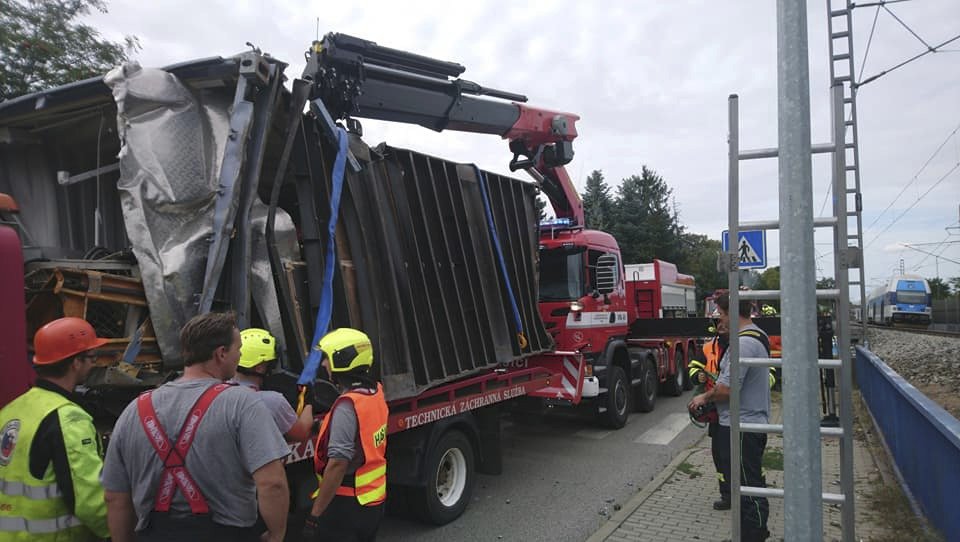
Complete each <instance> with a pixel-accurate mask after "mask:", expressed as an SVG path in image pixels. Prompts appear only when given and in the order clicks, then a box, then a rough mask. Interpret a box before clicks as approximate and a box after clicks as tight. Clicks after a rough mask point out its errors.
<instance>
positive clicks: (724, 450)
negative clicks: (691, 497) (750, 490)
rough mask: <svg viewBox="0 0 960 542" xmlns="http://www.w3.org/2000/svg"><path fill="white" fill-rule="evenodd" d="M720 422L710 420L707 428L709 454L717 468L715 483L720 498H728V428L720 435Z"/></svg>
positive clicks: (726, 499)
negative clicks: (718, 487) (717, 485)
mask: <svg viewBox="0 0 960 542" xmlns="http://www.w3.org/2000/svg"><path fill="white" fill-rule="evenodd" d="M719 432H720V422H711V423H710V426H709V427H708V428H707V434H708V435H710V439H711V440H710V454H711V455H712V456H713V466H714V467H716V469H717V483H718V484H719V485H720V498H721V499H723V500H725V501H729V500H730V428H729V427H728V428H727V431H726V433H725V434H724V435H723V436H721V435H719V434H718V433H719Z"/></svg>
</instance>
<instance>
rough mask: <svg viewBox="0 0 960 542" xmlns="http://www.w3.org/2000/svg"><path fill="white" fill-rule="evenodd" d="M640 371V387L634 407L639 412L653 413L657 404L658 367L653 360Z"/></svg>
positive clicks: (647, 362)
mask: <svg viewBox="0 0 960 542" xmlns="http://www.w3.org/2000/svg"><path fill="white" fill-rule="evenodd" d="M640 370H641V371H642V374H641V379H640V385H639V386H637V389H636V392H637V393H636V395H635V396H634V405H633V407H634V408H635V409H636V410H637V412H651V411H652V410H653V408H654V406H656V403H657V366H656V364H655V363H654V361H653V360H652V359H648V360H647V361H646V362H645V363H643V365H642V366H641V368H640Z"/></svg>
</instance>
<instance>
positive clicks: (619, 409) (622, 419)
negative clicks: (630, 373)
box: [600, 365, 630, 429]
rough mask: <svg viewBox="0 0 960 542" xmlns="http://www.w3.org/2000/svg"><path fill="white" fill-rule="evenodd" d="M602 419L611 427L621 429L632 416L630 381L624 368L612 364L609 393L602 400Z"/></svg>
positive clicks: (608, 384) (608, 371)
mask: <svg viewBox="0 0 960 542" xmlns="http://www.w3.org/2000/svg"><path fill="white" fill-rule="evenodd" d="M600 405H601V406H602V409H601V412H600V421H601V423H603V425H605V426H607V427H610V428H611V429H620V428H621V427H623V426H624V425H626V424H627V418H628V417H629V416H630V382H629V381H627V375H626V373H624V372H623V369H621V368H620V367H618V366H616V365H611V366H610V367H609V369H608V370H607V393H606V395H604V396H603V399H602V400H601V401H600Z"/></svg>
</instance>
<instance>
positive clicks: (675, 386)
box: [663, 352, 683, 397]
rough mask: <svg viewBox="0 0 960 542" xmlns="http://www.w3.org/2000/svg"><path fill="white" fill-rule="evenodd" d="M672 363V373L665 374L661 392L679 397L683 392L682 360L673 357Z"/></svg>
mask: <svg viewBox="0 0 960 542" xmlns="http://www.w3.org/2000/svg"><path fill="white" fill-rule="evenodd" d="M676 354H679V352H676ZM673 364H674V373H673V374H672V375H667V381H666V382H664V383H663V393H665V394H667V395H669V396H670V397H679V396H680V395H681V394H682V393H683V360H682V359H674V360H673Z"/></svg>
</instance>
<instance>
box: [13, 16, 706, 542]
mask: <svg viewBox="0 0 960 542" xmlns="http://www.w3.org/2000/svg"><path fill="white" fill-rule="evenodd" d="M284 67H285V65H284V64H283V63H282V62H280V61H278V60H276V59H273V58H271V57H269V56H267V55H261V54H260V53H259V51H253V52H248V53H243V54H240V55H237V56H235V57H232V58H227V59H224V58H211V59H204V60H200V61H194V62H188V63H183V64H178V65H175V66H171V67H168V68H166V69H165V70H163V71H160V70H157V71H140V70H139V68H138V67H132V66H128V67H125V68H123V69H122V70H119V71H114V72H111V74H110V75H109V76H108V77H107V82H108V83H109V84H110V86H111V88H108V87H107V86H105V85H104V82H103V81H102V80H100V79H99V78H98V79H91V80H87V81H83V82H79V83H75V84H72V85H67V86H65V87H60V88H57V89H52V90H49V91H44V92H41V93H37V94H35V95H30V96H25V97H22V98H18V99H15V100H10V101H8V102H5V103H4V104H2V105H0V158H2V162H3V163H4V164H6V167H4V168H0V192H3V193H5V194H7V195H8V196H7V197H6V198H2V197H0V203H2V204H3V205H0V221H2V222H3V224H0V262H2V264H3V265H2V268H0V272H2V279H3V280H2V282H0V289H2V292H0V294H2V295H3V296H4V298H5V299H8V300H11V303H12V305H11V306H9V307H8V308H9V310H8V311H5V314H6V315H7V316H8V317H9V318H8V319H12V320H13V322H11V323H9V324H8V325H5V326H4V327H3V329H2V330H0V334H2V336H0V345H2V346H0V348H2V351H0V354H2V358H0V359H2V360H3V362H4V364H5V369H6V371H7V375H8V376H7V377H6V378H5V379H4V386H5V388H4V389H3V390H2V391H3V392H4V397H3V398H2V399H3V401H2V402H6V401H7V400H9V399H10V398H11V397H12V396H14V395H16V394H17V393H19V392H21V391H23V389H24V386H25V385H26V383H27V382H28V381H29V380H30V376H31V375H30V372H31V371H30V369H29V365H28V363H26V362H25V360H26V359H28V352H27V345H28V338H29V337H32V332H33V331H34V330H35V329H36V328H37V327H39V326H40V325H42V324H43V323H44V322H46V321H49V320H51V319H52V318H55V317H57V316H58V315H64V314H69V315H79V316H81V317H85V318H87V319H88V320H91V321H92V322H93V323H94V324H95V327H97V329H98V334H101V335H105V336H107V337H111V343H110V345H109V346H108V347H106V348H104V349H103V352H102V355H101V358H100V360H99V365H101V366H102V367H103V371H102V372H101V373H100V374H99V378H98V379H96V380H95V381H94V382H92V383H91V384H90V387H89V389H88V390H86V391H87V393H86V394H85V397H86V399H87V403H86V405H85V406H88V407H89V408H90V409H91V410H93V411H94V412H95V414H96V418H97V419H98V421H99V422H100V423H102V424H103V425H104V429H105V431H106V432H109V425H110V424H111V423H112V419H113V416H115V415H116V414H117V413H118V412H119V410H120V409H122V407H123V406H124V405H125V404H126V403H127V402H128V401H129V400H130V399H131V398H132V397H133V396H135V393H137V392H139V391H140V390H143V389H146V388H149V387H150V386H154V385H157V384H159V383H160V382H162V381H163V380H164V379H166V378H168V377H169V375H171V374H172V373H173V372H174V371H175V370H176V369H177V367H178V365H177V362H178V361H179V360H178V359H177V356H178V354H177V353H176V351H177V349H176V344H175V341H176V329H177V325H178V324H182V322H183V321H184V320H185V319H186V317H187V316H189V315H190V314H195V313H197V312H202V311H206V310H213V309H222V308H230V309H233V310H235V311H236V312H237V314H238V319H239V321H240V323H241V325H242V326H248V325H260V326H262V327H269V328H270V329H273V330H275V331H274V332H275V334H277V335H278V338H279V339H280V340H281V342H283V344H284V348H283V356H282V361H283V366H284V369H285V372H283V371H282V372H281V374H280V375H278V377H277V378H276V379H275V381H274V385H275V386H276V387H277V388H278V389H281V390H284V391H288V392H291V395H292V383H293V381H292V378H291V377H290V376H289V375H290V374H291V373H290V371H297V370H299V369H300V368H301V367H302V366H303V362H304V359H305V357H306V355H307V352H308V351H309V347H310V340H311V337H310V336H309V335H308V332H307V331H306V330H307V329H310V328H311V327H312V326H311V323H313V322H315V320H316V318H315V315H316V314H319V311H318V309H319V308H321V307H322V306H323V304H324V303H326V304H329V305H332V308H330V307H328V308H330V310H331V311H332V319H331V325H333V326H337V325H352V326H354V327H360V328H362V329H364V330H366V331H368V333H369V334H370V335H371V337H372V338H374V340H375V342H376V346H377V352H378V360H380V370H381V375H380V376H381V378H382V379H383V381H384V384H385V389H386V390H387V394H388V399H389V400H390V409H391V416H390V424H389V429H390V433H391V437H390V446H389V454H390V458H389V460H390V464H391V469H390V472H389V475H388V476H389V482H390V484H391V493H392V494H393V495H394V496H401V497H406V499H405V500H407V501H409V502H410V503H412V504H413V507H414V509H416V510H417V511H418V512H419V515H420V516H421V517H423V518H424V519H426V520H428V521H432V522H434V523H438V524H442V523H446V522H448V521H451V520H453V519H455V518H456V517H457V516H458V515H459V514H461V513H462V511H463V510H464V508H465V507H466V505H467V503H468V502H469V498H470V490H471V487H472V483H473V475H474V471H475V470H478V471H481V472H488V473H497V472H498V471H499V470H500V450H499V411H498V407H499V405H500V404H502V403H504V402H506V401H509V400H511V399H514V398H517V397H520V396H524V395H531V396H535V397H543V398H547V399H549V400H550V401H554V402H560V403H563V404H572V405H575V404H577V403H579V402H580V399H581V397H583V396H586V397H588V398H590V399H591V402H593V403H596V404H597V405H598V406H597V411H598V413H599V414H600V415H601V416H602V417H603V419H604V420H605V421H607V423H609V424H610V425H612V426H615V427H618V426H622V425H623V423H624V422H625V420H626V416H627V415H628V414H629V411H630V406H631V400H630V399H631V397H632V388H634V387H637V388H638V389H640V390H641V393H639V394H638V396H637V400H636V401H637V404H638V406H639V408H640V409H641V410H650V409H652V408H653V400H654V398H655V394H656V387H657V385H658V384H660V385H664V386H665V387H667V388H670V389H669V390H668V391H671V392H674V391H676V393H679V391H678V390H679V389H680V388H681V387H682V385H683V383H684V382H683V375H684V373H685V371H684V370H683V366H684V365H685V363H686V352H687V350H688V345H687V343H686V342H682V341H680V340H674V339H670V338H666V337H652V336H650V335H649V334H647V335H644V332H642V329H643V327H644V326H642V325H641V324H640V322H643V321H644V320H643V319H642V318H641V312H640V306H641V304H640V301H639V298H637V299H636V300H634V301H633V302H628V301H629V300H628V299H627V298H628V293H629V292H632V291H637V292H639V291H641V290H642V288H634V289H628V287H627V285H628V284H629V281H628V280H627V277H626V276H625V272H624V268H623V265H622V263H621V262H620V257H619V249H618V247H617V244H616V241H615V240H614V239H613V238H612V237H611V236H610V235H608V234H605V233H603V232H595V231H590V230H586V229H584V227H583V210H582V205H581V203H580V200H579V197H578V195H577V193H576V190H575V187H574V186H573V183H572V182H571V181H570V179H569V177H568V176H567V174H566V172H565V170H564V169H563V165H564V164H566V163H568V162H569V161H570V160H571V159H572V156H573V151H572V145H571V143H572V140H573V139H574V137H575V136H576V130H575V127H574V122H575V121H576V120H577V117H576V116H574V115H569V114H562V113H556V112H551V111H546V110H540V109H534V108H531V107H528V106H526V105H523V103H522V102H524V101H525V98H524V97H523V96H519V95H515V94H512V93H508V92H503V91H497V90H494V89H488V88H484V87H481V86H479V85H476V84H475V83H472V82H469V81H465V80H462V79H452V80H451V77H456V76H458V75H459V74H460V73H462V71H463V68H462V66H459V65H456V64H453V63H448V62H441V61H436V60H433V59H428V58H425V57H421V56H418V55H413V54H410V53H404V52H401V51H396V50H393V49H388V48H385V47H381V46H378V45H376V44H374V43H372V42H367V41H364V40H358V39H356V38H352V37H349V36H345V35H342V34H331V35H328V36H327V37H326V38H325V39H324V41H323V42H318V43H315V44H314V46H313V47H312V48H311V50H310V51H309V52H308V64H307V68H306V70H305V72H304V76H303V78H302V79H298V80H295V81H294V82H293V84H292V88H291V90H289V91H288V90H286V89H284V88H283V86H282V85H281V84H280V83H281V81H282V78H283V75H282V71H283V68H284ZM111 90H112V91H113V95H114V97H115V101H114V100H113V99H111V95H110V91H111ZM482 96H486V98H484V97H482ZM489 98H492V99H489ZM500 99H507V100H512V102H505V101H498V100H500ZM306 104H309V106H310V112H309V113H308V114H302V113H301V112H302V111H303V110H304V106H305V105H306ZM159 113H162V114H159ZM358 117H366V118H380V119H385V120H391V121H399V122H409V123H415V124H420V125H423V126H426V127H429V128H432V129H436V130H443V129H456V130H464V131H472V132H479V133H494V134H498V135H501V136H503V137H504V138H507V139H509V140H510V149H511V150H512V151H513V153H514V158H513V160H512V161H511V169H512V170H517V169H524V170H526V171H528V172H529V173H530V174H531V175H533V176H534V178H535V179H537V180H538V181H539V184H540V188H541V189H542V190H543V191H544V192H545V193H546V194H547V195H548V197H549V198H550V200H551V202H552V203H553V206H554V209H555V210H556V212H557V214H558V216H560V217H561V218H566V219H568V220H569V223H568V224H564V225H559V224H558V225H554V226H550V227H545V228H542V229H541V232H540V235H539V239H538V238H537V234H536V229H537V227H536V224H535V216H536V215H535V213H534V211H533V209H534V207H533V196H534V189H533V188H532V187H531V186H530V185H529V184H527V183H519V182H517V181H513V180H512V179H509V178H506V177H501V176H498V175H494V174H491V173H485V172H482V171H480V170H479V169H477V168H475V167H471V166H468V165H464V164H453V163H450V162H446V161H443V160H440V159H436V158H433V157H429V156H425V155H421V154H418V153H414V152H412V151H404V150H402V149H396V148H392V147H387V146H380V147H378V148H375V149H372V148H370V147H367V146H366V145H365V144H363V142H362V141H361V140H360V139H359V135H360V132H361V128H360V125H359V123H358V122H356V121H355V119H356V118H358ZM113 119H118V122H117V128H114V127H113ZM334 119H342V120H343V121H344V124H345V125H346V126H347V128H348V129H349V130H350V132H351V134H349V136H346V135H344V134H343V133H342V132H341V130H340V129H339V128H338V127H337V125H336V124H335V122H334ZM341 138H343V139H341ZM190 142H193V144H191V143H190ZM188 149H189V150H195V151H196V152H193V153H192V154H191V152H188ZM118 155H119V157H120V158H119V161H116V158H115V157H117V156H118ZM338 164H339V167H340V168H342V169H345V170H346V173H340V174H339V175H340V176H341V178H340V179H339V180H338V179H337V177H338V172H337V168H338ZM190 168H194V169H193V170H191V169H190ZM184 171H187V174H186V175H184V174H183V172H184ZM151 175H152V176H153V178H148V179H146V180H144V176H147V177H149V176H151ZM178 175H180V177H178ZM191 175H195V176H191ZM184 179H186V180H184ZM198 179H199V180H198ZM137 183H140V184H139V185H138V184H137ZM341 183H342V184H341ZM198 185H205V186H199V188H198ZM338 187H339V188H338ZM201 188H203V190H200V189H201ZM338 190H342V200H340V201H338V199H339V196H338V195H337V192H338ZM198 191H199V192H200V193H199V194H198V193H196V192H198ZM164 198H171V199H164ZM177 198H179V199H177ZM191 198H192V199H191ZM334 202H338V203H340V204H342V207H341V209H342V210H341V211H340V220H339V222H338V221H337V220H336V218H337V212H336V211H335V210H334V209H335V206H334ZM18 203H20V204H22V205H24V209H23V211H24V212H20V211H21V209H20V208H19V207H18ZM328 209H329V210H328ZM197 221H202V224H200V225H197V224H195V222H197ZM331 224H333V225H335V228H334V227H330V228H329V229H330V231H331V232H334V231H335V235H333V236H332V237H330V238H329V239H325V238H324V236H323V235H322V234H323V233H324V232H323V230H324V228H323V226H327V225H331ZM17 234H19V235H17ZM331 245H334V246H335V247H336V260H335V264H336V267H337V270H338V273H337V274H336V275H335V277H334V278H333V284H332V286H333V287H332V289H331V290H328V291H327V292H326V293H325V292H324V291H323V289H322V286H321V285H323V284H325V282H326V283H329V282H330V279H329V275H326V276H325V270H324V263H325V260H327V259H328V258H327V257H326V254H325V250H324V249H326V248H329V247H330V246H331ZM538 252H539V265H538V262H537V255H538ZM291 254H293V256H291ZM498 262H499V265H497V263H498ZM555 263H560V264H561V265H563V266H564V269H565V270H567V271H569V272H570V273H571V275H570V276H569V277H560V276H559V275H555V274H553V270H554V269H555V267H554V264H555ZM151 265H152V266H153V267H151ZM178 265H179V266H180V267H176V266H178ZM191 265H193V267H191ZM538 271H539V273H540V275H539V277H538V276H537V273H538ZM558 280H559V281H561V282H557V281H558ZM538 281H539V286H538ZM564 284H566V285H567V286H568V287H569V289H568V290H567V291H560V290H558V289H556V288H557V287H558V286H563V285H564ZM571 285H572V286H571ZM451 287H452V288H451ZM25 289H26V292H27V294H28V295H27V298H28V300H29V303H28V304H27V305H26V306H23V305H20V306H15V305H17V304H19V302H20V301H22V300H23V295H22V292H24V290H25ZM331 291H332V293H331ZM538 301H539V302H538ZM511 308H512V311H511ZM538 308H539V312H538ZM511 312H512V313H513V314H512V315H513V316H514V318H512V319H511V318H510V316H511ZM24 314H25V315H26V316H27V317H26V318H25V319H24V318H22V316H18V315H24ZM511 320H513V322H512V324H513V325H511ZM684 341H685V339H684ZM631 384H633V385H632V386H631ZM607 388H610V389H611V390H612V391H611V392H607ZM322 389H323V387H322V386H318V387H317V390H322ZM316 395H317V396H319V395H322V394H321V393H319V392H318V393H317V394H316ZM314 399H315V400H316V401H317V402H323V401H322V399H321V398H319V397H314ZM309 456H310V449H309V446H307V445H305V444H300V445H294V446H292V453H291V457H290V462H289V465H288V472H289V474H290V476H289V478H290V480H291V489H292V491H294V493H295V494H294V499H293V500H292V502H293V506H294V508H295V510H294V511H303V510H304V509H305V508H306V506H307V503H308V495H309V492H310V490H311V488H310V485H311V482H312V480H313V477H312V475H311V473H310V469H311V466H310V462H309V461H304V459H307V458H308V457H309ZM293 532H295V530H294V531H293Z"/></svg>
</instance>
